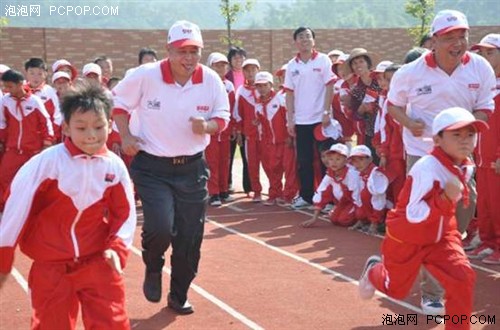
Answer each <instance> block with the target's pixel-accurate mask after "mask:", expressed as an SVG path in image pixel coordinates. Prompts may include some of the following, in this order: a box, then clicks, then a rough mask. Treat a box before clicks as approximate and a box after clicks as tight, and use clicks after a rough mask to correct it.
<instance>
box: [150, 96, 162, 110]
mask: <svg viewBox="0 0 500 330" xmlns="http://www.w3.org/2000/svg"><path fill="white" fill-rule="evenodd" d="M147 108H148V109H149V110H160V108H161V103H160V101H159V100H157V99H154V100H148V103H147Z"/></svg>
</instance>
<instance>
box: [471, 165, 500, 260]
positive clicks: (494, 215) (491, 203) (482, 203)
mask: <svg viewBox="0 0 500 330" xmlns="http://www.w3.org/2000/svg"><path fill="white" fill-rule="evenodd" d="M476 183H477V186H476V189H477V225H478V229H479V237H480V238H481V241H482V242H483V243H484V244H485V245H486V246H488V247H489V248H491V249H494V250H497V251H500V203H499V200H498V194H499V193H500V174H496V173H495V170H494V169H492V168H483V167H478V168H477V173H476Z"/></svg>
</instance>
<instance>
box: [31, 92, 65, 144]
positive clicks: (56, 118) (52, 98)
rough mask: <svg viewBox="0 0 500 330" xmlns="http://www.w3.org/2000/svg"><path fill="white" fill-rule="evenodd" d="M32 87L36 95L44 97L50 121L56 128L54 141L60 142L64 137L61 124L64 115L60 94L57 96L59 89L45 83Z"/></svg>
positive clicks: (43, 100)
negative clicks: (60, 103)
mask: <svg viewBox="0 0 500 330" xmlns="http://www.w3.org/2000/svg"><path fill="white" fill-rule="evenodd" d="M30 89H31V91H32V93H33V94H34V95H36V96H38V97H39V98H41V99H42V102H43V105H44V106H45V109H46V110H47V112H48V113H49V116H50V121H51V122H52V126H53V128H54V137H55V140H54V141H55V142H60V141H61V138H62V136H61V134H62V132H61V125H62V121H63V117H62V114H61V109H60V105H59V96H57V91H56V90H55V89H54V88H53V87H52V86H49V85H47V84H45V83H43V84H42V85H40V86H38V87H37V88H31V87H30Z"/></svg>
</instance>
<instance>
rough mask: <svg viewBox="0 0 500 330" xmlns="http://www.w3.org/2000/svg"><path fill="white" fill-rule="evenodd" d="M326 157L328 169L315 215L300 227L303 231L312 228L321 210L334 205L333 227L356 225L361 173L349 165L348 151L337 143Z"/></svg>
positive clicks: (316, 193)
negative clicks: (331, 204) (328, 205)
mask: <svg viewBox="0 0 500 330" xmlns="http://www.w3.org/2000/svg"><path fill="white" fill-rule="evenodd" d="M326 154H327V157H328V163H329V167H328V169H327V171H326V174H325V176H324V177H323V180H322V181H321V183H320V184H319V186H318V188H317V189H316V192H315V194H314V197H313V203H314V215H313V217H312V218H311V219H309V220H306V221H304V222H302V223H301V226H302V227H304V228H309V227H312V226H313V225H314V224H315V223H316V221H317V220H318V217H319V214H320V212H321V210H322V209H323V208H324V207H325V206H326V205H327V204H328V203H331V202H333V203H334V204H335V207H334V209H333V210H332V212H331V213H330V215H329V217H330V221H331V223H332V224H334V225H338V226H342V227H348V226H351V225H352V224H353V223H354V222H355V221H356V219H355V210H356V206H360V202H359V192H360V177H359V173H358V171H356V169H355V168H354V167H352V166H351V165H349V164H348V161H347V160H348V157H349V148H348V147H347V146H346V145H345V144H342V143H337V144H334V145H332V146H331V147H330V150H329V151H327V152H326Z"/></svg>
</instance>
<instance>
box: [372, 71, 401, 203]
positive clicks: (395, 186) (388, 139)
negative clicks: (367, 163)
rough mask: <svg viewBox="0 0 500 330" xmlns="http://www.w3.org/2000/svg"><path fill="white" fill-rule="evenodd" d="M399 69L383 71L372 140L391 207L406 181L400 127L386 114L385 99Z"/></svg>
mask: <svg viewBox="0 0 500 330" xmlns="http://www.w3.org/2000/svg"><path fill="white" fill-rule="evenodd" d="M400 67H401V66H400V65H396V64H392V65H390V66H388V67H387V68H386V69H385V71H384V76H383V81H384V83H381V82H379V84H381V86H383V87H382V88H383V93H382V94H381V97H380V99H381V100H380V109H381V110H380V111H379V112H378V114H377V118H376V120H375V136H374V138H373V144H374V145H375V150H376V152H377V154H378V156H379V157H380V162H379V167H380V168H381V169H383V170H384V173H385V174H386V175H387V177H388V178H389V187H388V188H387V200H388V201H389V202H390V203H391V204H392V205H394V204H396V200H397V198H398V195H399V192H400V191H401V189H403V185H404V182H405V179H406V160H405V155H404V146H403V136H402V131H401V126H400V125H399V123H398V122H396V121H395V120H394V118H392V116H391V115H389V114H388V113H387V98H386V95H387V93H388V90H389V85H390V82H391V79H392V76H393V75H394V73H395V72H396V71H397V70H398V69H399V68H400Z"/></svg>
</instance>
